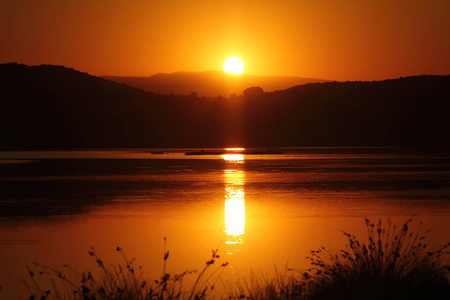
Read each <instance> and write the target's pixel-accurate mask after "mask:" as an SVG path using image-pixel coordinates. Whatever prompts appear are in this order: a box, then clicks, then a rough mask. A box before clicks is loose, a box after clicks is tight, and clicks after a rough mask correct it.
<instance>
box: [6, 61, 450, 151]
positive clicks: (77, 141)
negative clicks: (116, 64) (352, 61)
mask: <svg viewBox="0 0 450 300" xmlns="http://www.w3.org/2000/svg"><path fill="white" fill-rule="evenodd" d="M0 78H1V82H0V96H1V99H2V100H1V107H2V109H1V112H2V118H1V119H0V141H1V142H0V148H1V149H3V150H6V149H24V150H29V149H74V148H116V147H227V146H243V147H287V146H449V145H450V118H448V111H449V108H450V104H449V99H450V76H413V77H406V78H399V79H393V80H385V81H374V82H326V83H312V84H306V85H301V86H295V87H291V88H289V89H286V90H283V91H276V92H269V93H268V92H266V93H263V92H261V91H260V89H252V90H251V91H252V93H250V92H247V93H245V96H243V95H240V96H233V97H230V98H229V99H227V98H224V97H197V96H195V95H184V96H183V95H180V96H176V95H171V96H168V95H159V94H154V93H148V92H144V91H142V90H139V89H137V88H133V87H129V86H127V85H124V84H118V83H115V82H111V81H108V80H105V79H103V78H99V77H95V76H91V75H89V74H87V73H81V72H78V71H76V70H73V69H69V68H65V67H61V66H50V65H42V66H36V67H29V66H25V65H19V64H14V63H13V64H2V65H0Z"/></svg>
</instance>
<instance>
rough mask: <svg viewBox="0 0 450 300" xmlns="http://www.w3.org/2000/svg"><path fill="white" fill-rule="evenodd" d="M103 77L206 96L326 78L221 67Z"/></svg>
mask: <svg viewBox="0 0 450 300" xmlns="http://www.w3.org/2000/svg"><path fill="white" fill-rule="evenodd" d="M103 78H105V79H108V80H111V81H115V82H119V83H125V84H127V85H129V86H133V87H136V88H139V89H142V90H144V91H148V92H154V93H159V94H165V95H169V94H177V95H186V94H190V93H192V92H195V93H197V94H198V95H199V96H208V97H217V96H218V95H222V96H225V97H228V96H230V95H232V94H237V95H238V94H240V93H242V91H243V90H244V89H246V88H248V87H251V86H260V87H262V88H263V89H264V90H265V91H276V90H284V89H287V88H290V87H292V86H296V85H302V84H307V83H316V82H326V81H329V80H324V79H317V78H303V77H295V76H256V75H246V74H241V75H234V74H229V73H225V72H222V71H207V72H175V73H170V74H167V73H159V74H155V75H153V76H150V77H121V76H103Z"/></svg>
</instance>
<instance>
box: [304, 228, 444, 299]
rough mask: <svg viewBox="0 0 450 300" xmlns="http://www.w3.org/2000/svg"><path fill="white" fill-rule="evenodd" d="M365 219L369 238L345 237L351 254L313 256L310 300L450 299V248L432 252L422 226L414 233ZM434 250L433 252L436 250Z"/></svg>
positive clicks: (323, 252)
mask: <svg viewBox="0 0 450 300" xmlns="http://www.w3.org/2000/svg"><path fill="white" fill-rule="evenodd" d="M412 222H413V220H412V219H409V220H408V221H406V222H405V223H404V224H403V225H402V226H400V227H399V226H397V225H394V224H392V222H391V221H390V220H387V224H384V223H383V222H382V221H381V220H379V221H378V222H377V223H376V224H374V223H371V222H370V221H369V220H368V219H365V224H366V228H367V234H368V237H367V238H368V239H367V241H360V240H358V239H357V238H356V237H355V236H354V235H351V234H349V233H346V232H344V235H345V236H346V238H347V240H348V244H347V245H346V249H344V250H340V251H337V252H334V251H331V250H328V249H326V248H325V247H323V248H321V249H319V250H317V251H311V257H308V258H309V259H310V260H311V264H312V266H313V268H312V269H309V272H307V273H305V274H304V278H305V280H306V282H307V283H308V287H309V292H308V293H309V297H308V298H309V299H438V295H439V294H440V293H443V294H444V295H447V296H449V295H450V290H449V281H448V274H449V266H443V265H442V264H441V258H442V256H443V255H446V254H448V253H449V252H448V247H449V246H450V243H449V244H446V245H444V246H440V247H431V245H429V242H430V236H429V233H430V230H427V231H425V232H423V230H422V222H420V224H419V225H418V226H413V228H411V225H412ZM414 227H415V228H414ZM430 248H431V249H430Z"/></svg>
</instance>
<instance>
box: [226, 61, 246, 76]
mask: <svg viewBox="0 0 450 300" xmlns="http://www.w3.org/2000/svg"><path fill="white" fill-rule="evenodd" d="M223 70H224V71H225V72H227V73H232V74H242V72H244V63H243V62H242V60H241V59H240V58H238V57H230V58H229V59H227V60H226V61H225V63H224V64H223Z"/></svg>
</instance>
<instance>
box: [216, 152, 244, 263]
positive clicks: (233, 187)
mask: <svg viewBox="0 0 450 300" xmlns="http://www.w3.org/2000/svg"><path fill="white" fill-rule="evenodd" d="M222 157H223V159H225V160H226V161H227V163H230V164H233V165H234V167H235V168H233V169H227V170H225V171H224V172H225V173H224V181H225V183H226V186H225V234H226V237H227V238H226V241H225V243H226V244H227V245H229V246H230V247H232V248H229V249H228V250H227V254H233V253H234V252H238V251H241V249H239V248H236V246H237V245H241V244H243V243H244V234H245V191H244V182H245V173H244V171H243V170H241V169H240V167H241V166H240V164H242V163H243V162H244V155H241V154H227V155H222Z"/></svg>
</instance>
